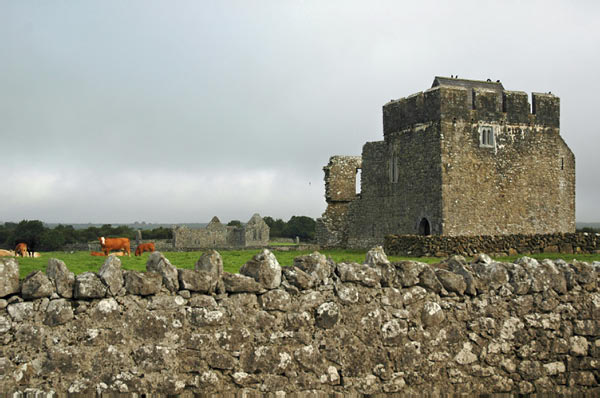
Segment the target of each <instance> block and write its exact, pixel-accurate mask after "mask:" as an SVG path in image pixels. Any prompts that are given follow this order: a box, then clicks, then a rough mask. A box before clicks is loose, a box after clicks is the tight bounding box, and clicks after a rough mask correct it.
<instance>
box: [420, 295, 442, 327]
mask: <svg viewBox="0 0 600 398" xmlns="http://www.w3.org/2000/svg"><path fill="white" fill-rule="evenodd" d="M444 318H445V315H444V311H443V310H442V307H440V305H439V304H438V303H435V302H431V301H428V302H427V303H425V305H424V306H423V311H422V312H421V321H422V322H423V325H425V326H426V327H429V326H439V325H440V324H441V323H442V322H443V321H444Z"/></svg>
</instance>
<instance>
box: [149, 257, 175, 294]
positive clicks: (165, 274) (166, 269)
mask: <svg viewBox="0 0 600 398" xmlns="http://www.w3.org/2000/svg"><path fill="white" fill-rule="evenodd" d="M146 271H151V272H156V273H158V274H160V275H161V276H162V278H163V286H165V287H166V288H167V289H168V290H169V291H171V292H176V291H177V290H179V280H178V273H177V268H175V267H174V266H173V265H171V262H170V261H169V260H168V259H167V258H166V257H165V256H164V255H163V254H162V253H161V252H158V251H155V252H152V253H151V254H150V256H148V262H146Z"/></svg>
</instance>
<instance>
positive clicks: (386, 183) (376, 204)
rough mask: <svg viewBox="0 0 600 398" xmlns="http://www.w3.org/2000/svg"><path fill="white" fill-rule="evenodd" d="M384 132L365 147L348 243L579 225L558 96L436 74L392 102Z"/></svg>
mask: <svg viewBox="0 0 600 398" xmlns="http://www.w3.org/2000/svg"><path fill="white" fill-rule="evenodd" d="M383 135H384V140H383V141H379V142H370V143H366V144H365V145H364V146H363V153H362V184H361V193H360V197H359V198H357V199H356V200H354V201H352V202H351V203H349V205H348V209H347V212H346V218H345V220H344V222H345V223H346V230H345V231H343V232H341V233H342V234H345V235H346V236H347V239H346V242H345V244H344V246H356V247H368V246H370V245H372V244H378V243H381V242H382V241H383V237H384V236H385V235H387V234H436V235H453V236H457V235H504V234H518V233H522V234H538V233H554V232H573V231H574V230H575V157H574V155H573V153H572V152H571V150H570V149H569V147H568V146H567V145H566V143H565V142H564V140H563V139H562V137H561V136H560V101H559V98H558V97H556V96H554V95H552V94H549V93H548V94H540V93H533V94H532V104H531V105H530V104H529V100H528V95H527V94H526V93H524V92H519V91H507V90H505V89H504V87H503V85H502V84H501V83H500V82H492V81H477V80H466V79H454V78H445V77H436V78H435V79H434V82H433V85H432V88H430V89H429V90H427V91H425V92H420V93H417V94H414V95H411V96H409V97H406V98H402V99H399V100H394V101H390V102H388V103H387V104H385V105H384V106H383ZM330 178H331V176H330ZM339 224H340V225H342V224H343V223H342V222H340V223H339Z"/></svg>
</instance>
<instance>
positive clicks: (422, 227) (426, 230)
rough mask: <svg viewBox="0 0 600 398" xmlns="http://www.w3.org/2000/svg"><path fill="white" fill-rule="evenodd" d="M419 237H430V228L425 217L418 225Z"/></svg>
mask: <svg viewBox="0 0 600 398" xmlns="http://www.w3.org/2000/svg"><path fill="white" fill-rule="evenodd" d="M419 235H431V226H430V225H429V220H427V219H426V218H425V217H423V218H422V219H421V222H420V223H419Z"/></svg>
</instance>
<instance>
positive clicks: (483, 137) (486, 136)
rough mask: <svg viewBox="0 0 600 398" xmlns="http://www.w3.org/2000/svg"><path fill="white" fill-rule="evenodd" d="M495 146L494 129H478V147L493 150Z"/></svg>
mask: <svg viewBox="0 0 600 398" xmlns="http://www.w3.org/2000/svg"><path fill="white" fill-rule="evenodd" d="M495 145H496V139H495V137H494V128H493V127H492V126H481V127H479V146H482V147H487V148H494V147H495Z"/></svg>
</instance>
